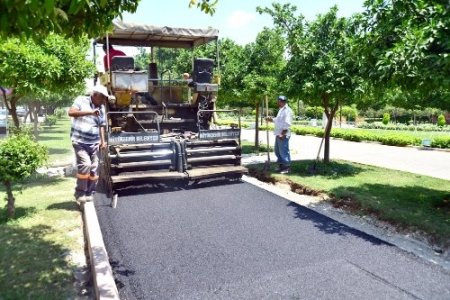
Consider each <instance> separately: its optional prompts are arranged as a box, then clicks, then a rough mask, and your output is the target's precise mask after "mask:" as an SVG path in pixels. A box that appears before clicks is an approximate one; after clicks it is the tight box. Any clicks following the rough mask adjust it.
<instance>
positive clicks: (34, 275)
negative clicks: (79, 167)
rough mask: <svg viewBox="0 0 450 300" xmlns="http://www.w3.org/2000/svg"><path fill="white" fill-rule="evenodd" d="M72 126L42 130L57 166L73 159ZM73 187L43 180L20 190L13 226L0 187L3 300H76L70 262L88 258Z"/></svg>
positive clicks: (32, 181) (60, 124) (33, 180)
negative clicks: (70, 138) (62, 161)
mask: <svg viewBox="0 0 450 300" xmlns="http://www.w3.org/2000/svg"><path fill="white" fill-rule="evenodd" d="M68 125H69V126H70V122H69V121H68V119H65V120H63V121H60V122H58V123H57V125H56V126H54V127H53V128H47V127H44V128H43V132H42V133H41V137H40V141H41V142H42V143H43V144H46V145H47V146H48V147H50V161H51V162H52V163H56V162H58V161H61V160H63V159H66V160H67V157H66V156H70V155H71V152H70V151H71V148H68V147H71V145H70V141H68V138H66V137H68V136H69V131H68V130H69V129H68V128H69V127H68ZM67 142H69V143H67ZM74 185H75V180H74V179H73V178H64V177H56V178H48V177H44V176H40V175H35V176H33V177H32V178H30V179H28V180H27V181H26V182H24V183H22V184H20V185H17V186H16V188H15V189H14V196H15V198H16V218H15V219H13V220H7V219H6V208H5V205H6V201H4V199H5V197H6V193H5V189H4V187H3V186H0V199H2V200H1V201H3V202H2V204H3V205H2V206H1V208H0V299H74V298H76V290H75V288H74V286H73V270H74V268H75V267H76V266H75V264H74V260H72V259H71V257H72V256H73V255H84V248H83V247H84V244H83V239H84V237H83V226H82V221H81V214H80V211H79V210H78V208H77V205H76V203H75V202H74V201H73V197H72V190H73V187H74ZM19 190H20V191H19Z"/></svg>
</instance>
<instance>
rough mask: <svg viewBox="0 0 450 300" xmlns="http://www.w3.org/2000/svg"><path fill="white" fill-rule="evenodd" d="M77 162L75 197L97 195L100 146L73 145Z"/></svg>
mask: <svg viewBox="0 0 450 300" xmlns="http://www.w3.org/2000/svg"><path fill="white" fill-rule="evenodd" d="M72 145H73V149H74V150H75V156H76V160H77V184H76V187H75V197H80V196H90V195H92V194H94V193H95V189H96V186H97V181H98V173H97V170H98V146H99V145H98V144H81V143H73V144H72Z"/></svg>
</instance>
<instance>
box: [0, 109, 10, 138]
mask: <svg viewBox="0 0 450 300" xmlns="http://www.w3.org/2000/svg"><path fill="white" fill-rule="evenodd" d="M7 128H8V111H7V110H6V109H0V134H6V131H7Z"/></svg>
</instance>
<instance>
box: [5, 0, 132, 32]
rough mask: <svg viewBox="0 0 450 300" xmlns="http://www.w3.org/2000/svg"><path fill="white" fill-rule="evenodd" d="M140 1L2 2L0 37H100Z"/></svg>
mask: <svg viewBox="0 0 450 300" xmlns="http://www.w3.org/2000/svg"><path fill="white" fill-rule="evenodd" d="M138 4H139V0H96V1H77V0H46V1H40V0H26V1H25V0H19V1H10V0H1V1H0V7H2V14H1V15H0V28H1V29H0V36H2V37H4V38H5V37H9V36H25V37H33V38H37V39H39V38H45V37H46V36H47V34H49V33H51V32H54V33H59V34H63V35H66V36H69V37H81V36H84V35H86V34H87V35H88V36H89V37H95V36H98V35H99V34H101V33H104V32H105V30H106V29H108V28H109V27H111V25H112V21H113V20H114V19H115V18H117V17H121V16H122V13H123V12H130V13H133V12H135V11H136V9H137V7H138Z"/></svg>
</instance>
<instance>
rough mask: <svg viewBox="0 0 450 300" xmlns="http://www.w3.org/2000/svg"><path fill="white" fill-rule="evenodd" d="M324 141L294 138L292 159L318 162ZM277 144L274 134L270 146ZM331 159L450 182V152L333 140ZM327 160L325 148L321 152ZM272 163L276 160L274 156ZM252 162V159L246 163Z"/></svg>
mask: <svg viewBox="0 0 450 300" xmlns="http://www.w3.org/2000/svg"><path fill="white" fill-rule="evenodd" d="M254 135H255V131H254V130H251V129H248V130H243V131H242V140H243V141H251V142H253V141H254ZM259 140H260V141H261V142H262V143H264V144H265V143H266V133H265V131H260V135H259ZM320 141H321V138H318V137H314V136H301V135H292V137H291V141H290V149H291V152H292V159H293V160H299V159H315V158H316V156H317V152H318V149H319V145H320ZM273 144H274V137H273V134H272V133H270V145H273ZM330 144H331V146H330V157H331V159H342V160H347V161H352V162H356V163H361V164H366V165H373V166H378V167H384V168H388V169H394V170H400V171H406V172H410V173H415V174H420V175H426V176H431V177H435V178H441V179H446V180H450V151H445V150H433V149H421V148H417V147H395V146H386V145H381V144H377V143H364V142H349V141H344V140H339V139H332V140H331V142H330ZM320 157H321V158H323V148H322V151H321V155H320ZM271 159H273V160H275V156H274V154H273V153H272V155H271ZM265 160H266V155H262V156H260V157H259V158H256V159H255V158H252V161H255V162H256V161H265ZM246 162H250V161H249V159H247V160H245V159H244V163H246Z"/></svg>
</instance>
